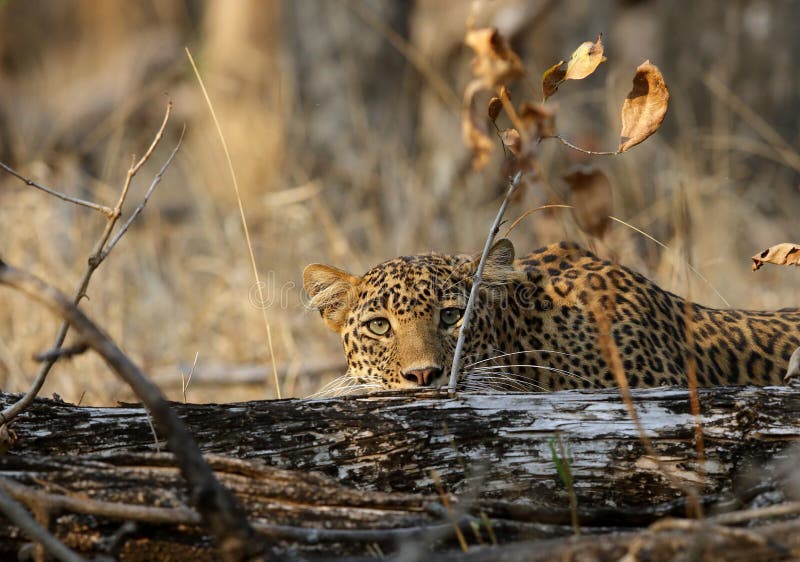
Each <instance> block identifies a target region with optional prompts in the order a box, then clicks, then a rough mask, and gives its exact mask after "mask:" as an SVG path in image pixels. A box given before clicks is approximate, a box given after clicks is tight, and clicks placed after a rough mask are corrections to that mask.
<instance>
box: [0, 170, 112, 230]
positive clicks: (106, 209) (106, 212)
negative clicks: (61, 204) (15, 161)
mask: <svg viewBox="0 0 800 562" xmlns="http://www.w3.org/2000/svg"><path fill="white" fill-rule="evenodd" d="M0 168H2V169H3V170H5V171H6V172H8V173H9V174H11V175H12V176H14V177H16V178H18V179H19V180H20V181H22V183H24V184H25V185H30V186H31V187H35V188H36V189H40V190H42V191H44V192H45V193H48V194H50V195H52V196H53V197H58V198H59V199H61V200H63V201H68V202H69V203H74V204H75V205H80V206H82V207H88V208H89V209H94V210H95V211H100V212H101V213H103V214H104V215H105V216H106V217H107V218H111V217H112V216H113V215H114V209H112V208H111V207H106V206H105V205H100V204H99V203H93V202H92V201H86V200H84V199H79V198H77V197H72V196H71V195H65V194H64V193H60V192H58V191H56V190H55V189H50V188H49V187H45V186H43V185H42V184H40V183H38V182H35V181H33V180H32V179H30V178H26V177H25V176H23V175H22V174H20V173H19V172H17V171H16V170H15V169H14V168H12V167H11V166H9V165H8V164H4V163H3V162H0Z"/></svg>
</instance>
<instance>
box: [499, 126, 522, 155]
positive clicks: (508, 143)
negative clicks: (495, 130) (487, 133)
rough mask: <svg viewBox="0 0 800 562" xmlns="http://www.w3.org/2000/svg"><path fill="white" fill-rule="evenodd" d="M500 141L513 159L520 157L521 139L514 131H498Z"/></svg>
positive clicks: (517, 132)
mask: <svg viewBox="0 0 800 562" xmlns="http://www.w3.org/2000/svg"><path fill="white" fill-rule="evenodd" d="M500 140H501V141H503V146H505V147H506V148H507V149H508V150H509V151H510V152H511V154H513V155H514V157H515V158H519V157H520V156H522V138H521V137H520V136H519V131H517V130H516V129H513V128H512V129H503V130H502V131H500Z"/></svg>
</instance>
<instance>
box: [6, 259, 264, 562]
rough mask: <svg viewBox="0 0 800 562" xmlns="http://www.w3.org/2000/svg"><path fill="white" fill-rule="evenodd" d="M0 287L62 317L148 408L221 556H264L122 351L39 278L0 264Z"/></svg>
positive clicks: (231, 501)
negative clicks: (28, 298)
mask: <svg viewBox="0 0 800 562" xmlns="http://www.w3.org/2000/svg"><path fill="white" fill-rule="evenodd" d="M0 284H4V285H8V286H9V287H13V288H15V289H17V290H18V291H20V292H22V293H25V294H27V295H28V296H30V297H31V298H33V299H34V300H36V301H38V302H40V303H41V304H43V305H45V306H46V307H48V308H49V309H51V310H52V311H53V312H55V313H56V314H58V315H60V316H61V317H63V318H64V319H65V320H66V321H67V322H68V323H69V324H70V325H71V326H73V328H74V329H75V330H76V331H77V332H78V334H80V336H81V338H82V339H83V340H84V341H85V342H86V343H87V344H88V345H89V346H90V347H91V348H92V349H93V350H95V351H96V352H97V353H98V354H99V355H100V356H101V357H103V359H104V360H105V362H106V363H107V364H108V366H109V367H111V369H113V371H114V372H115V373H117V374H118V375H119V377H120V378H121V379H122V380H123V381H125V382H126V383H127V384H128V385H129V386H130V387H131V389H133V391H134V392H135V393H136V395H137V396H138V397H139V399H140V400H141V401H142V403H143V404H144V405H145V406H146V407H147V409H148V410H149V412H150V414H151V415H152V417H153V421H154V424H155V426H156V428H157V429H158V431H159V432H160V433H161V434H162V435H165V436H166V439H167V444H168V445H169V448H170V451H171V452H172V453H173V454H174V455H175V460H176V462H177V464H178V468H179V469H180V471H181V474H182V475H183V477H184V478H185V479H186V481H187V482H188V484H189V488H190V497H191V499H192V502H193V503H194V505H195V506H196V507H197V510H198V511H199V512H200V514H201V515H202V517H203V521H204V522H205V524H206V526H207V527H208V530H209V531H210V532H211V534H212V535H213V536H214V538H215V539H216V541H217V545H218V546H219V548H220V550H221V552H222V554H223V558H225V559H226V560H242V559H244V558H245V557H246V556H249V555H255V554H260V555H264V556H265V555H266V553H265V550H264V544H263V543H262V541H259V540H258V539H257V538H256V535H255V531H254V529H253V528H252V526H251V525H250V523H249V522H248V521H247V518H246V517H245V515H244V512H243V511H242V509H241V507H240V506H239V504H238V502H237V501H236V499H235V498H234V497H233V495H232V494H231V493H230V492H229V491H228V490H227V489H226V488H225V487H223V486H222V485H221V484H220V483H219V481H218V480H217V478H216V477H215V476H214V473H213V472H212V470H211V468H210V467H209V466H208V463H206V461H205V460H204V459H203V456H202V454H201V453H200V449H199V448H198V446H197V443H196V442H195V440H194V438H193V437H192V435H191V433H189V431H188V430H187V428H186V425H184V423H183V422H182V421H181V419H180V418H179V417H178V416H177V415H176V414H175V412H174V411H173V410H172V408H171V407H170V406H169V403H168V402H167V400H166V398H164V396H163V395H162V394H161V391H160V390H159V389H158V387H157V386H156V385H154V384H153V383H152V382H150V380H148V379H147V378H146V377H145V376H144V375H143V374H142V372H141V371H140V370H139V368H138V367H137V366H136V365H135V364H134V363H133V362H132V361H131V360H130V359H129V358H128V356H127V355H125V354H124V353H123V352H122V350H120V349H119V347H118V346H117V345H116V344H115V343H114V342H113V341H112V340H111V338H109V337H108V336H107V335H105V334H104V333H103V332H102V331H101V330H100V329H99V328H98V327H97V326H96V325H95V324H94V322H92V321H91V320H90V319H89V318H88V317H87V316H86V315H85V314H84V313H83V312H82V311H81V310H80V309H79V308H77V307H76V306H75V305H74V304H73V303H71V302H70V301H69V300H68V299H67V298H66V297H65V296H64V295H63V294H62V293H60V292H59V291H57V290H56V289H54V288H53V287H50V286H49V285H47V284H46V283H44V282H43V281H41V280H40V279H38V278H37V277H35V276H33V275H31V274H29V273H26V272H24V271H22V270H20V269H16V268H14V267H11V266H9V265H6V264H4V263H3V262H2V261H0Z"/></svg>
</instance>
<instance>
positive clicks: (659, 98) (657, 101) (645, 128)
mask: <svg viewBox="0 0 800 562" xmlns="http://www.w3.org/2000/svg"><path fill="white" fill-rule="evenodd" d="M668 107H669V90H668V89H667V85H666V84H665V83H664V77H663V76H661V72H660V71H659V70H658V67H656V65H654V64H651V63H650V61H649V60H647V61H644V62H643V63H642V64H640V65H639V68H637V69H636V75H635V76H634V77H633V89H631V91H630V93H629V94H628V97H627V98H625V102H624V103H623V104H622V133H621V134H620V136H621V139H620V142H619V149H618V152H625V151H627V150H630V149H631V148H633V147H634V146H636V145H637V144H639V143H640V142H642V141H644V140H645V139H647V137H649V136H650V135H652V134H653V133H655V132H656V131H657V130H658V128H659V127H660V126H661V122H662V121H663V120H664V116H665V115H666V114H667V108H668Z"/></svg>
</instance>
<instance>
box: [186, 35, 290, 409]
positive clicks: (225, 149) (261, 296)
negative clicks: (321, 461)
mask: <svg viewBox="0 0 800 562" xmlns="http://www.w3.org/2000/svg"><path fill="white" fill-rule="evenodd" d="M185 50H186V56H187V57H189V62H190V63H191V64H192V70H194V75H195V77H196V78H197V82H198V83H199V84H200V90H202V92H203V97H204V98H205V100H206V104H207V105H208V110H209V112H210V113H211V118H212V119H213V121H214V126H215V127H216V129H217V134H218V135H219V140H220V142H221V143H222V150H223V152H224V153H225V159H226V160H227V162H228V170H229V171H230V174H231V179H232V180H233V190H234V192H235V193H236V202H237V203H238V205H239V215H240V217H241V219H242V228H243V230H244V238H245V242H246V243H247V251H248V253H249V254H250V265H251V267H252V268H253V277H254V278H255V281H256V288H257V289H258V302H259V308H260V309H261V316H262V317H263V318H264V328H265V329H266V331H267V347H268V348H269V357H270V360H271V362H272V376H273V378H274V380H275V393H276V394H277V396H278V399H280V398H281V385H280V381H279V380H278V364H277V360H276V359H275V350H274V348H273V345H272V328H270V325H269V320H268V319H267V308H266V306H265V305H264V303H265V302H267V301H266V299H265V298H264V285H263V284H262V283H261V277H260V275H259V273H258V266H257V265H256V256H255V253H254V252H253V243H252V241H251V240H250V229H249V228H248V227H247V216H246V215H245V212H244V204H243V203H242V196H241V193H240V192H239V182H238V180H237V179H236V171H235V170H234V169H233V160H231V154H230V151H229V150H228V143H227V142H225V136H224V135H223V134H222V127H221V126H220V124H219V119H217V113H216V111H214V105H213V104H212V103H211V98H210V97H209V95H208V90H206V85H205V83H204V82H203V78H202V77H201V76H200V71H199V70H198V69H197V65H196V64H195V62H194V58H193V57H192V53H191V52H190V51H189V48H188V47H186V48H185Z"/></svg>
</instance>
